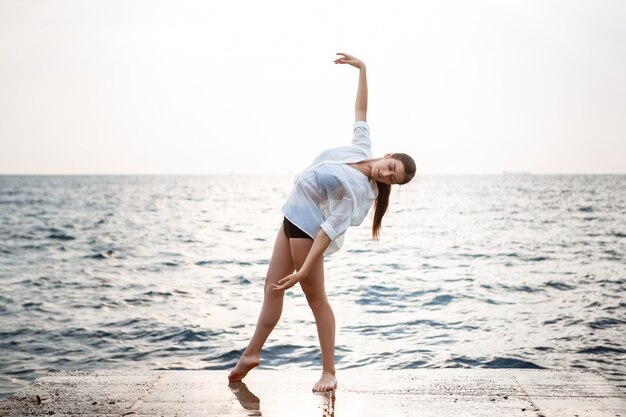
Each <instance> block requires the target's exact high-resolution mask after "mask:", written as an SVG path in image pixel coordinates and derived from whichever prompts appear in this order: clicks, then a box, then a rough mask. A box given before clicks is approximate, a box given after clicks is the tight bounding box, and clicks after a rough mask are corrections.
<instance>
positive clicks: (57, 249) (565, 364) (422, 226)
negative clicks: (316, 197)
mask: <svg viewBox="0 0 626 417" xmlns="http://www.w3.org/2000/svg"><path fill="white" fill-rule="evenodd" d="M291 180H292V179H291V177H287V176H283V177H281V176H279V177H270V176H256V177H255V176H234V177H233V176H227V177H226V176H224V177H219V176H197V177H194V176H56V177H55V176H0V238H1V240H0V242H1V243H0V284H1V292H0V323H1V327H0V398H6V396H8V395H9V394H10V393H13V392H15V391H16V390H18V389H19V388H20V386H22V385H24V384H26V383H28V382H29V381H31V380H33V379H34V378H36V377H38V376H41V375H42V374H44V373H45V372H46V370H47V369H50V368H54V369H71V370H79V369H94V368H106V369H112V368H118V369H119V368H125V369H129V368H137V369H223V370H225V371H224V380H225V381H226V376H227V371H226V370H227V369H229V368H230V367H232V366H233V365H234V363H235V362H236V360H237V358H238V357H239V354H240V353H241V351H242V350H243V349H244V348H245V346H246V343H247V341H248V340H249V337H250V336H251V335H252V332H253V330H254V325H255V323H256V319H257V315H258V312H259V309H260V307H261V302H262V295H263V280H264V275H265V272H266V270H267V267H268V262H269V258H270V255H271V252H272V247H273V243H274V240H275V237H276V233H277V231H278V228H279V227H280V224H281V221H282V215H281V212H280V207H281V205H282V203H283V201H284V199H285V197H286V196H287V193H288V192H289V191H290V188H291ZM370 225H371V217H368V218H366V220H365V222H364V223H363V225H361V226H360V227H352V228H350V229H349V230H348V233H347V237H346V243H345V245H344V248H343V249H342V250H341V251H339V252H337V253H335V254H333V255H331V256H329V257H328V258H327V259H326V261H325V268H326V288H327V291H328V296H329V299H330V302H331V305H332V306H333V308H334V311H335V315H336V320H337V351H336V361H337V368H338V369H339V370H341V369H345V368H352V367H370V368H375V369H402V368H416V367H435V368H439V367H487V368H500V367H522V368H586V369H596V370H598V371H600V372H601V373H602V374H603V375H604V376H605V377H607V378H608V379H609V380H611V381H612V382H613V383H614V384H615V385H617V386H619V387H621V388H622V389H624V390H626V331H625V330H626V326H625V323H626V296H625V294H626V291H625V290H626V176H623V175H614V176H536V175H503V176H458V177H455V176H439V177H437V176H422V177H419V178H417V179H416V180H415V181H414V182H413V183H411V184H409V185H406V186H403V187H401V188H400V189H397V188H394V190H393V192H392V198H391V204H390V208H389V211H388V213H387V215H386V217H385V219H384V221H383V226H384V228H383V233H382V235H381V240H380V241H379V242H373V241H372V240H371V238H370ZM261 366H262V367H265V368H280V369H287V368H320V366H321V354H320V351H319V344H318V340H317V333H316V329H315V324H314V321H313V316H312V314H311V311H310V309H309V308H308V306H307V304H306V300H305V298H304V296H303V294H302V292H301V290H300V289H299V286H296V287H294V288H292V289H291V290H289V291H288V293H287V296H286V298H285V308H284V310H283V315H282V318H281V321H280V322H279V324H278V326H277V327H276V329H275V331H274V333H272V335H271V336H270V339H269V340H268V342H267V344H266V347H265V349H264V352H263V356H262V365H261ZM338 376H339V379H341V375H340V374H339V375H338ZM312 382H314V381H312Z"/></svg>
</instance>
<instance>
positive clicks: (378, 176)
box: [372, 155, 404, 185]
mask: <svg viewBox="0 0 626 417" xmlns="http://www.w3.org/2000/svg"><path fill="white" fill-rule="evenodd" d="M372 178H374V179H375V180H376V181H380V182H382V183H385V184H389V185H391V184H400V183H402V182H403V181H404V165H402V162H400V161H398V160H397V159H394V158H391V157H389V156H387V155H385V157H384V158H383V159H381V160H379V161H376V162H375V163H374V165H373V166H372Z"/></svg>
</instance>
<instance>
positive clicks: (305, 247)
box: [289, 239, 326, 301]
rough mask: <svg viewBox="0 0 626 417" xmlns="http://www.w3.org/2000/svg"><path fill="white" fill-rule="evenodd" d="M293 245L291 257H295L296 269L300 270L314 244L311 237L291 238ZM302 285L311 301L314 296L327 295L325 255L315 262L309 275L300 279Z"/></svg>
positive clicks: (290, 243) (291, 244)
mask: <svg viewBox="0 0 626 417" xmlns="http://www.w3.org/2000/svg"><path fill="white" fill-rule="evenodd" d="M289 245H290V246H291V257H292V259H293V262H294V265H295V267H296V270H299V269H300V268H301V267H302V265H303V264H304V261H305V259H306V257H307V255H308V254H309V250H311V246H313V241H312V240H311V239H289ZM300 287H302V291H304V294H305V295H306V297H307V300H309V301H311V300H312V299H313V298H320V297H326V289H325V288H324V257H323V256H320V257H319V259H317V261H315V263H314V264H313V267H312V268H311V271H310V272H309V275H308V276H307V277H306V278H305V279H303V280H302V281H300Z"/></svg>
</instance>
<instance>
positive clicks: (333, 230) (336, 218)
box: [320, 196, 356, 241]
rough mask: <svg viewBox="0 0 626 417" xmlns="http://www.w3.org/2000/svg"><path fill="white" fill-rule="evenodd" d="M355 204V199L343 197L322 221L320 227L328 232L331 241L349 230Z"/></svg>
mask: <svg viewBox="0 0 626 417" xmlns="http://www.w3.org/2000/svg"><path fill="white" fill-rule="evenodd" d="M355 205H356V203H355V201H354V199H352V198H351V197H349V196H345V197H343V198H342V199H341V200H340V201H339V203H337V205H336V206H335V207H334V208H333V210H332V212H331V213H330V216H328V218H327V219H326V221H325V222H324V223H322V225H321V226H320V227H321V228H322V229H323V230H324V232H326V234H327V235H328V237H329V238H330V240H331V241H333V240H335V239H336V238H337V237H338V236H341V235H342V234H344V233H345V232H346V230H348V227H349V226H350V223H351V221H352V213H353V212H354V208H355Z"/></svg>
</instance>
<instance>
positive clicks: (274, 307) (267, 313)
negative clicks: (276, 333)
mask: <svg viewBox="0 0 626 417" xmlns="http://www.w3.org/2000/svg"><path fill="white" fill-rule="evenodd" d="M294 269H295V268H294V265H293V261H292V259H291V250H290V247H289V239H287V236H286V235H285V232H283V227H282V226H281V227H280V230H278V236H276V242H275V243H274V252H273V253H272V259H271V260H270V264H269V267H268V268H267V275H266V277H265V289H264V296H263V307H261V313H260V314H259V320H258V321H257V324H256V329H255V331H254V335H253V336H252V339H251V340H250V343H249V344H248V347H247V348H246V350H245V351H244V352H243V355H241V358H239V361H238V362H237V365H235V368H234V369H233V370H232V371H231V372H230V375H228V379H229V380H230V381H241V380H242V379H243V377H245V376H246V374H247V373H248V372H249V371H250V370H251V369H252V368H254V367H256V366H258V365H259V363H260V360H261V349H262V348H263V344H264V343H265V341H266V340H267V338H268V336H269V335H270V333H271V332H272V330H273V329H274V326H276V323H278V320H279V319H280V314H281V313H282V311H283V297H284V292H282V291H275V290H274V289H273V288H272V284H276V283H278V280H279V279H281V278H284V277H286V276H287V275H289V274H291V273H292V272H293V271H294Z"/></svg>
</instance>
